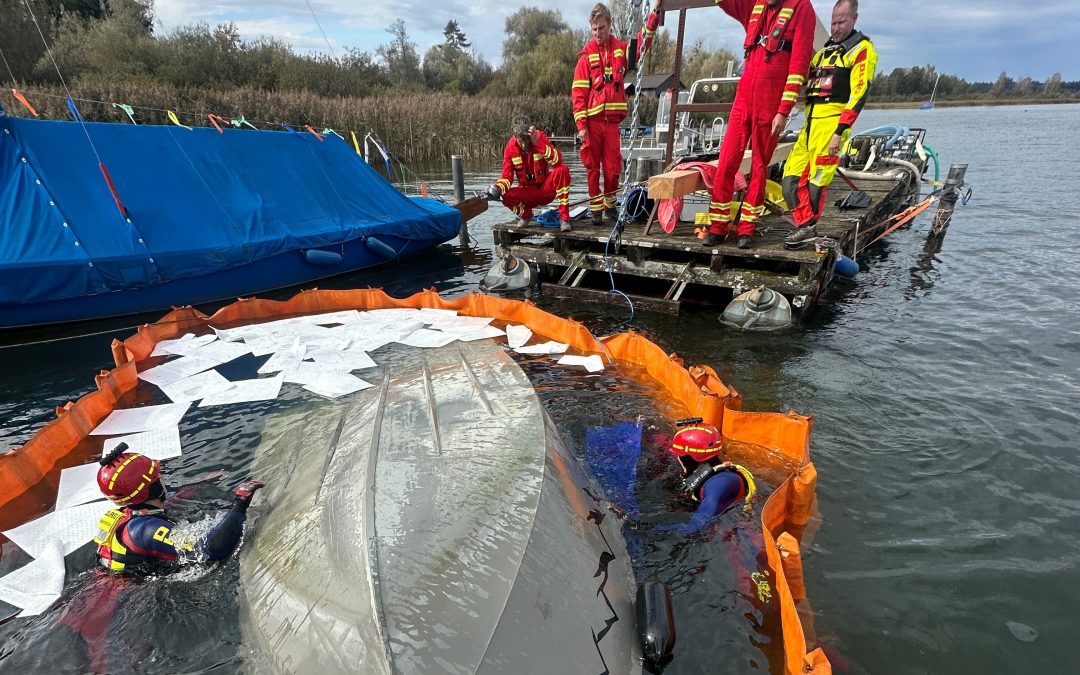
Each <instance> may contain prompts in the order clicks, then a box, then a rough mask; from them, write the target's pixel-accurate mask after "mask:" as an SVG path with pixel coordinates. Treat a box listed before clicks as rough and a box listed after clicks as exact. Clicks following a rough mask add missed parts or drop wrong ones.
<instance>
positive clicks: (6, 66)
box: [0, 49, 19, 87]
mask: <svg viewBox="0 0 1080 675" xmlns="http://www.w3.org/2000/svg"><path fill="white" fill-rule="evenodd" d="M0 59H3V60H4V67H5V68H7V72H8V77H10V78H11V86H13V87H17V86H19V83H18V82H16V81H15V73H13V72H11V66H9V65H8V60H7V57H6V56H4V50H3V49H0Z"/></svg>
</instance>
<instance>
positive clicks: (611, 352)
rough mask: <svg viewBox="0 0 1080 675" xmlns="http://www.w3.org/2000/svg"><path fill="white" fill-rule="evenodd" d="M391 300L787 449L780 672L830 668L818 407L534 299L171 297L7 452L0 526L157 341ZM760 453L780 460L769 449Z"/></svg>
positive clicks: (767, 524)
mask: <svg viewBox="0 0 1080 675" xmlns="http://www.w3.org/2000/svg"><path fill="white" fill-rule="evenodd" d="M393 307H402V308H416V309H419V308H434V309H452V310H456V311H457V312H458V313H460V314H463V315H466V316H483V317H494V318H495V319H498V320H501V321H505V322H513V323H520V324H524V325H526V326H528V327H529V328H530V329H532V330H533V332H535V333H539V334H541V335H544V336H546V337H547V338H549V339H553V340H557V341H559V342H565V343H567V344H569V345H571V346H572V347H574V348H575V349H577V350H579V351H582V352H592V353H598V354H600V355H601V356H602V358H604V359H605V360H607V361H609V362H611V361H618V362H622V363H625V364H628V365H633V366H636V367H635V368H629V369H628V370H629V372H630V375H631V376H633V375H634V374H635V373H639V372H644V373H647V374H648V376H649V377H651V378H652V379H653V380H655V381H656V382H657V383H659V385H660V386H661V387H662V388H663V390H664V391H665V392H666V394H667V395H668V396H670V397H671V398H672V399H674V400H676V401H678V402H680V403H682V404H683V405H684V406H685V407H686V409H687V410H688V411H689V412H690V413H691V414H693V415H696V416H700V417H702V418H704V419H705V420H706V421H707V422H709V423H710V424H713V425H715V426H716V427H717V428H719V429H722V431H723V434H724V436H725V437H727V438H729V439H732V440H735V441H741V442H744V443H747V444H752V445H754V446H760V447H762V448H765V450H767V451H768V452H769V453H770V454H771V455H774V456H775V455H779V456H781V457H783V458H784V459H785V460H786V463H787V465H788V466H792V467H795V469H794V470H793V471H792V472H791V473H790V475H789V476H787V478H786V479H785V480H784V481H783V482H782V483H781V484H780V485H779V486H778V487H777V489H776V491H775V492H773V494H772V495H770V496H769V498H768V499H767V500H766V501H765V505H764V506H763V507H762V510H761V524H762V534H763V537H764V540H765V553H766V557H767V559H768V564H769V567H770V568H771V573H772V578H773V579H774V580H775V581H774V586H775V587H774V588H773V589H772V595H773V596H774V597H776V598H777V601H778V602H779V605H780V618H781V631H782V634H783V635H782V637H783V652H784V654H783V663H784V672H785V673H787V674H789V675H806V674H807V673H816V674H818V675H822V674H824V673H831V672H832V669H831V667H830V665H829V662H828V659H827V658H826V657H825V655H824V654H823V653H822V651H821V650H820V649H815V650H814V651H812V652H810V653H807V635H808V634H809V635H811V636H812V635H813V627H812V625H810V619H811V616H810V614H809V612H808V611H804V612H803V614H804V615H805V618H806V621H807V622H808V623H807V625H806V626H805V628H804V625H803V623H802V620H801V619H800V611H799V610H800V609H803V610H807V609H808V607H809V605H808V604H807V601H806V598H805V590H804V588H803V583H802V563H801V556H800V553H799V543H798V539H799V537H800V535H801V533H802V531H803V528H804V527H805V525H806V523H807V521H808V520H809V517H810V514H811V512H812V510H813V501H814V489H815V485H816V482H817V473H816V471H815V470H814V465H813V464H812V463H811V462H810V429H811V422H812V418H810V417H805V416H802V415H798V414H796V413H794V412H789V413H759V412H744V411H743V410H741V407H742V398H741V397H740V396H739V394H738V393H737V392H736V391H735V390H734V389H731V388H730V387H728V386H727V385H725V384H724V383H723V382H722V381H721V380H720V378H719V377H717V375H716V372H715V371H714V370H713V369H712V368H709V367H707V366H694V367H690V368H687V367H685V365H684V364H683V362H682V360H681V359H679V358H678V357H676V356H675V355H668V354H666V353H665V352H664V351H663V350H662V349H661V348H660V347H658V346H657V345H656V344H654V343H652V342H650V341H649V340H648V339H646V338H645V337H643V336H641V335H638V334H636V333H633V332H629V333H620V334H617V335H612V336H609V337H605V338H603V339H597V338H596V337H594V336H593V335H592V333H590V332H589V331H588V329H586V328H585V326H583V325H582V324H581V323H579V322H577V321H574V320H573V319H564V318H561V317H558V316H555V315H553V314H550V313H548V312H545V311H543V310H541V309H539V308H538V307H536V306H535V305H533V304H532V303H530V302H527V301H520V300H509V299H505V298H497V297H494V296H490V295H483V294H472V295H467V296H463V297H459V298H455V299H445V298H442V297H440V296H439V294H438V293H436V292H435V291H434V290H426V291H422V292H420V293H417V294H415V295H413V296H411V297H408V298H403V299H399V298H392V297H390V296H388V295H386V294H385V293H384V292H383V291H382V290H380V289H364V290H348V291H323V290H310V291H303V292H301V293H299V294H297V295H295V296H293V297H292V298H290V299H289V300H285V301H277V300H261V299H251V298H248V299H241V300H238V301H236V302H234V303H232V304H231V305H228V306H227V307H223V308H222V309H220V310H218V311H217V312H215V313H214V314H213V315H212V316H206V315H205V314H202V313H201V312H199V311H197V310H195V309H193V308H191V307H184V308H179V309H174V310H173V311H172V312H170V313H169V314H167V315H166V316H165V317H163V318H162V319H161V320H159V321H158V322H156V323H152V324H147V325H144V326H142V327H141V328H139V329H138V331H137V332H136V333H135V334H134V335H132V336H131V337H129V338H128V339H126V340H124V341H123V342H120V341H119V340H114V341H113V344H112V353H113V359H114V361H115V362H116V367H115V368H114V369H112V370H111V371H102V373H101V374H100V375H99V376H98V377H97V378H96V381H97V388H98V389H97V391H95V392H92V393H90V394H87V395H85V396H83V397H82V398H80V399H79V400H78V401H77V402H75V403H69V404H67V405H66V406H64V407H63V408H58V409H57V416H58V417H57V419H56V420H54V421H53V422H50V423H49V424H47V425H46V426H45V427H44V428H42V429H41V430H40V431H39V432H38V433H37V434H36V435H35V436H34V437H33V438H32V439H31V440H30V441H29V442H28V443H27V444H26V445H25V446H24V447H22V448H19V449H17V450H14V451H12V452H10V453H8V454H6V455H0V530H5V529H9V528H11V527H14V526H16V525H19V524H21V523H23V522H26V521H28V520H30V519H31V518H34V517H36V516H38V515H40V514H42V513H44V512H47V511H48V510H49V509H51V508H52V506H53V504H54V503H55V499H56V484H57V481H58V476H59V473H60V470H61V469H64V468H66V467H69V466H74V465H77V464H81V463H85V462H87V461H89V460H90V459H91V458H94V457H96V456H97V454H98V453H99V452H100V444H95V443H94V442H93V440H87V436H88V434H89V433H90V431H92V430H93V429H94V428H95V427H96V426H97V425H98V424H99V423H100V422H101V420H103V419H104V418H105V417H106V416H108V415H109V413H111V412H112V411H113V410H114V409H117V408H124V407H130V405H131V404H132V403H133V402H134V395H135V388H136V386H137V384H138V379H137V377H136V363H137V362H139V361H141V360H143V359H145V358H147V357H148V356H149V355H150V353H151V352H153V350H154V347H155V345H156V344H157V343H158V342H160V341H162V340H169V339H173V338H176V337H179V336H181V335H183V334H185V333H196V334H202V333H206V332H208V331H209V330H210V327H211V326H214V327H221V326H227V325H233V324H238V323H245V322H259V321H267V320H272V319H279V318H283V317H287V316H296V315H303V314H317V313H323V312H332V311H338V310H347V309H356V310H369V309H386V308H393ZM650 384H651V383H650ZM120 403H123V404H124V405H119V404H120ZM95 445H96V447H92V446H95ZM762 461H763V462H768V463H770V464H772V463H775V459H774V458H772V457H771V458H768V459H766V458H762ZM811 640H813V638H812V637H811Z"/></svg>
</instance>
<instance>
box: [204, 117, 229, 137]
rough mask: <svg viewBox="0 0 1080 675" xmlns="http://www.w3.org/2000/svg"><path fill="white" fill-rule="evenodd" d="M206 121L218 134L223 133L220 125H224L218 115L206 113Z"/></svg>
mask: <svg viewBox="0 0 1080 675" xmlns="http://www.w3.org/2000/svg"><path fill="white" fill-rule="evenodd" d="M206 119H208V120H210V124H213V125H214V128H215V129H217V130H218V133H219V134H223V133H225V132H224V131H223V130H222V128H221V125H222V124H226V122H225V118H224V117H219V116H218V115H215V114H214V113H208V114H207V115H206ZM218 122H220V123H221V124H218Z"/></svg>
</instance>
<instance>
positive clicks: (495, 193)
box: [487, 185, 502, 202]
mask: <svg viewBox="0 0 1080 675" xmlns="http://www.w3.org/2000/svg"><path fill="white" fill-rule="evenodd" d="M487 198H488V200H489V201H493V202H501V201H502V190H500V189H499V188H497V187H495V186H494V185H492V186H490V187H488V189H487Z"/></svg>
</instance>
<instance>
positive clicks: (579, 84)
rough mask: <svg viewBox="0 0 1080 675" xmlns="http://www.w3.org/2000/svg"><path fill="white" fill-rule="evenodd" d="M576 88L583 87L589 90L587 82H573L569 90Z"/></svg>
mask: <svg viewBox="0 0 1080 675" xmlns="http://www.w3.org/2000/svg"><path fill="white" fill-rule="evenodd" d="M578 87H584V88H586V89H588V88H589V81H588V80H574V84H573V85H572V87H571V88H574V89H576V88H578Z"/></svg>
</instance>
